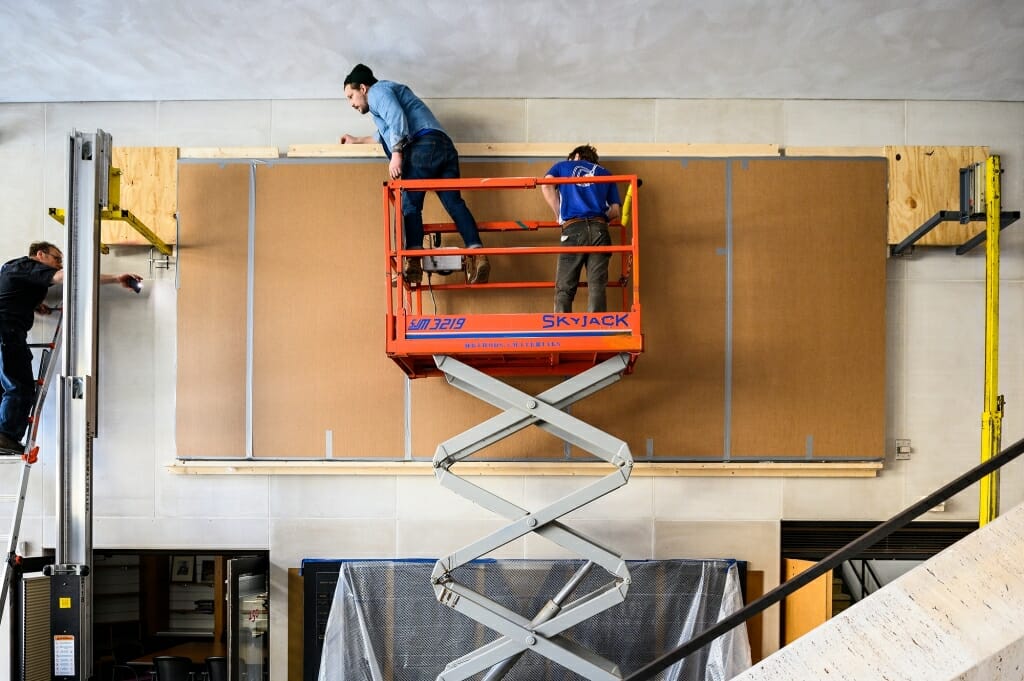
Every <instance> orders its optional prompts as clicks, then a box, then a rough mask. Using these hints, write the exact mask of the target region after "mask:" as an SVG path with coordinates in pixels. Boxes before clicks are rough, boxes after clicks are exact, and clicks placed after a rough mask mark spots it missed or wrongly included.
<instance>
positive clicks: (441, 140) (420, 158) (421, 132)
mask: <svg viewBox="0 0 1024 681" xmlns="http://www.w3.org/2000/svg"><path fill="white" fill-rule="evenodd" d="M345 97H347V98H348V101H349V102H350V103H351V104H352V108H353V109H355V110H356V111H358V112H359V113H361V114H365V113H369V114H370V115H371V116H373V122H374V124H375V125H376V126H377V136H376V137H374V136H366V137H357V136H354V135H348V134H345V135H342V136H341V143H342V144H374V143H377V142H379V143H380V144H381V145H382V146H383V147H384V153H385V154H387V157H388V158H389V159H390V163H389V164H388V174H389V175H390V176H391V178H392V179H396V180H397V179H398V178H404V179H406V180H426V179H437V178H442V179H452V178H457V177H459V154H458V152H457V151H456V150H455V145H454V144H453V143H452V140H451V138H449V137H448V135H447V134H446V133H445V131H444V129H443V128H442V127H441V124H440V123H439V122H438V121H437V118H435V117H434V114H433V113H431V111H430V109H429V108H427V105H426V104H424V103H423V100H422V99H420V98H419V97H417V96H416V95H415V94H413V91H412V90H410V89H409V88H408V87H407V86H405V85H402V84H401V83H394V82H392V81H390V80H377V79H376V78H374V76H373V71H371V70H370V69H369V67H367V66H364V65H363V64H356V66H355V68H353V69H352V72H351V73H349V74H348V75H347V76H346V77H345ZM425 196H426V193H425V192H408V191H405V190H403V191H402V222H403V224H404V227H405V247H406V248H408V249H410V250H412V249H422V248H423V199H424V198H425ZM437 196H438V198H439V199H441V205H443V206H444V209H445V210H446V211H448V215H450V216H451V217H452V220H453V221H454V222H455V227H456V228H457V229H458V230H459V234H460V235H462V240H463V242H464V243H465V244H466V248H481V247H482V246H483V243H482V242H481V241H480V231H479V230H478V229H477V226H476V220H474V219H473V214H472V213H470V212H469V207H467V206H466V202H465V201H463V199H462V194H460V193H459V192H458V191H442V192H437ZM490 272H491V264H490V262H489V261H488V260H487V256H486V255H478V256H473V257H470V258H467V264H466V274H467V276H468V278H469V283H471V284H486V283H487V279H488V277H489V276H490ZM404 277H405V280H406V282H407V283H408V284H410V285H417V284H419V283H420V281H421V279H422V278H423V268H422V264H421V262H420V258H408V260H407V262H406V265H405V271H404Z"/></svg>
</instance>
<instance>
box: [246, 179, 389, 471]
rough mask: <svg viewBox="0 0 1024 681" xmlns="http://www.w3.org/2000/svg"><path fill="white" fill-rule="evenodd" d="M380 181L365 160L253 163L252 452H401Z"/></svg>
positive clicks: (383, 454) (347, 454) (379, 454)
mask: <svg viewBox="0 0 1024 681" xmlns="http://www.w3.org/2000/svg"><path fill="white" fill-rule="evenodd" d="M380 197H381V183H380V177H379V175H378V173H377V172H373V171H370V172H368V168H367V167H366V166H365V165H362V164H358V163H331V164H316V165H311V164H293V165H289V164H279V165H260V166H258V168H257V171H256V223H255V224H256V239H255V259H254V262H255V287H254V291H253V295H254V313H253V317H254V318H253V329H254V336H253V337H254V346H253V396H252V399H253V453H254V455H255V456H257V457H263V456H274V457H279V456H280V457H288V456H306V457H308V456H327V455H328V449H327V448H328V442H330V443H331V445H330V447H331V453H333V456H337V457H342V456H344V457H350V458H375V457H396V456H400V455H401V452H402V447H403V442H404V425H403V413H404V403H403V395H404V393H403V382H404V375H403V374H402V373H401V371H400V370H399V369H398V368H397V367H396V366H395V365H394V364H393V363H392V362H391V361H390V360H389V359H388V358H387V357H386V355H385V354H384V330H385V329H384V310H385V294H384V290H383V289H382V287H381V283H382V281H383V276H382V275H383V272H382V270H383V263H384V246H383V243H382V239H383V236H382V235H383V232H384V228H383V222H382V220H383V217H382V215H381V209H380V206H381V203H380V202H381V198H380Z"/></svg>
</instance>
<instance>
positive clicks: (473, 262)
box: [466, 255, 491, 284]
mask: <svg viewBox="0 0 1024 681" xmlns="http://www.w3.org/2000/svg"><path fill="white" fill-rule="evenodd" d="M467 261H468V262H467V263H466V279H467V281H469V283H470V284H486V283H487V281H488V280H489V279H490V278H491V261H490V260H488V259H487V256H486V255H471V256H469V258H467Z"/></svg>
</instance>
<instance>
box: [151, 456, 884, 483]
mask: <svg viewBox="0 0 1024 681" xmlns="http://www.w3.org/2000/svg"><path fill="white" fill-rule="evenodd" d="M882 466H883V464H882V462H881V461H829V462H821V463H808V462H804V461H794V462H791V463H780V462H764V463H759V462H751V463H732V462H721V463H647V462H642V463H637V464H634V465H633V472H632V474H631V475H632V476H633V477H641V478H647V477H666V478H781V477H786V478H873V477H876V476H877V475H878V472H879V471H880V470H882ZM166 470H168V471H169V472H171V473H176V474H178V475H396V476H403V477H405V476H427V475H434V466H433V464H432V463H431V462H429V461H324V460H316V461H308V460H307V461H280V460H277V461H273V460H260V459H245V460H237V461H232V460H224V459H220V460H213V459H200V460H187V461H178V462H176V463H174V464H171V465H169V466H167V467H166ZM455 470H456V471H457V472H458V474H459V475H460V476H464V477H465V476H469V477H476V476H495V477H506V476H515V475H521V476H530V477H534V476H558V477H601V476H605V475H608V474H609V473H610V472H611V471H612V467H611V466H610V465H608V464H606V463H582V462H581V463H568V462H553V461H552V462H515V461H510V462H504V461H464V462H460V463H459V464H458V465H457V466H456V468H455Z"/></svg>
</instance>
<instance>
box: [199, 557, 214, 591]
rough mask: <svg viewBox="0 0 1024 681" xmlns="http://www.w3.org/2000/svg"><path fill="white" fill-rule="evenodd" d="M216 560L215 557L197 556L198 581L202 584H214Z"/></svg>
mask: <svg viewBox="0 0 1024 681" xmlns="http://www.w3.org/2000/svg"><path fill="white" fill-rule="evenodd" d="M215 562H216V558H214V557H213V556H196V581H197V582H199V583H200V584H213V570H214V564H215Z"/></svg>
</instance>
